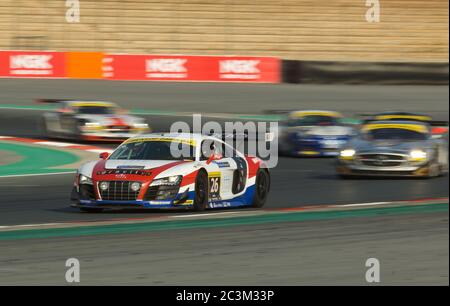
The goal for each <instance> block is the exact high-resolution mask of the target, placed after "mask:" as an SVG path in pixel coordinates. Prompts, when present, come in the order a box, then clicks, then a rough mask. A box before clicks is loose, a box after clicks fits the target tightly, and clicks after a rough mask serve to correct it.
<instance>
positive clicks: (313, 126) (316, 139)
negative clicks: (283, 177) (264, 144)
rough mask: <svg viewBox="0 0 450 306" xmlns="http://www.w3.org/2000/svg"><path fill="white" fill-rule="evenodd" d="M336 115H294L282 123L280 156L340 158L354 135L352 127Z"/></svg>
mask: <svg viewBox="0 0 450 306" xmlns="http://www.w3.org/2000/svg"><path fill="white" fill-rule="evenodd" d="M342 118H343V116H342V115H341V114H340V113H338V112H334V111H320V110H309V111H293V112H290V113H289V114H288V118H287V120H286V121H285V122H282V123H281V126H280V134H279V135H280V136H279V140H278V142H279V148H280V153H281V154H284V155H289V156H337V155H338V154H339V149H340V148H341V147H342V146H343V145H344V144H345V143H346V142H347V141H348V140H349V139H350V138H351V137H352V136H353V135H354V133H355V130H354V128H353V127H352V126H350V125H348V124H345V123H343V122H342Z"/></svg>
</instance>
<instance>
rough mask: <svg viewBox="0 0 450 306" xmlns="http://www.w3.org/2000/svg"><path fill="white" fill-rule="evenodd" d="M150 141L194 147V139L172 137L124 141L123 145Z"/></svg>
mask: <svg viewBox="0 0 450 306" xmlns="http://www.w3.org/2000/svg"><path fill="white" fill-rule="evenodd" d="M151 141H162V142H176V143H182V144H187V145H190V146H195V140H194V139H181V138H173V137H143V138H131V139H128V140H127V141H125V143H136V142H151Z"/></svg>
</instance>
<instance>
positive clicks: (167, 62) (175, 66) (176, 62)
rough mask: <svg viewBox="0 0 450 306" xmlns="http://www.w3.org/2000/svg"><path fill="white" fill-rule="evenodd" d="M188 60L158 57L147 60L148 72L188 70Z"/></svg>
mask: <svg viewBox="0 0 450 306" xmlns="http://www.w3.org/2000/svg"><path fill="white" fill-rule="evenodd" d="M186 62H187V60H186V59H182V58H158V59H151V60H147V62H146V64H147V72H165V73H167V72H172V73H180V72H186V71H187V69H186V67H184V64H185V63H186Z"/></svg>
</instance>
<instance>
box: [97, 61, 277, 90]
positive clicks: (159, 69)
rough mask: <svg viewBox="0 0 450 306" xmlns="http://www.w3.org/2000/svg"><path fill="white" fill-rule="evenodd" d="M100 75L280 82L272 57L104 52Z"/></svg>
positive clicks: (142, 78)
mask: <svg viewBox="0 0 450 306" xmlns="http://www.w3.org/2000/svg"><path fill="white" fill-rule="evenodd" d="M103 72H104V73H103V77H104V78H106V79H112V80H154V81H205V82H264V83H278V82H279V81H280V60H279V59H277V58H272V57H234V56H233V57H218V56H183V55H122V54H110V55H106V56H105V58H104V60H103Z"/></svg>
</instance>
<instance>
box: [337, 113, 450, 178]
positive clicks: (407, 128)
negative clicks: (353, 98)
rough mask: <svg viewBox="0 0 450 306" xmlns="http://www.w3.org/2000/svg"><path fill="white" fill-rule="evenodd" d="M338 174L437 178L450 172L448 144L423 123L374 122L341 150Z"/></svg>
mask: <svg viewBox="0 0 450 306" xmlns="http://www.w3.org/2000/svg"><path fill="white" fill-rule="evenodd" d="M336 170H337V173H338V174H339V175H340V176H341V177H344V178H347V177H350V176H412V177H436V176H439V175H441V174H444V173H447V171H448V143H447V142H446V141H445V140H444V139H443V138H433V136H432V133H431V127H430V126H429V125H428V124H427V123H424V122H419V121H390V120H385V121H371V122H368V123H367V124H365V125H363V126H362V128H361V131H360V133H359V135H358V136H356V137H354V138H353V139H352V140H351V141H349V142H348V143H347V144H346V145H345V147H344V148H343V149H342V150H341V151H340V153H339V157H338V159H337V166H336Z"/></svg>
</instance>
